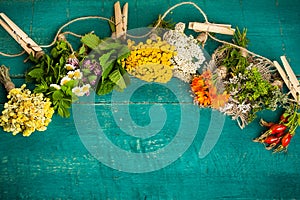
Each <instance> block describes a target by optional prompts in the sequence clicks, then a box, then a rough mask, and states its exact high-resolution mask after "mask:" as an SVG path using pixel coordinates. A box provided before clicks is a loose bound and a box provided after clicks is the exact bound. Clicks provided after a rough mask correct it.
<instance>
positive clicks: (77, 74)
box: [73, 69, 83, 79]
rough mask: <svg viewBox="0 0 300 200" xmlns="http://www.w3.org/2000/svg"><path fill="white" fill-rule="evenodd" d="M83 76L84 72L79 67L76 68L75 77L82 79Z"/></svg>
mask: <svg viewBox="0 0 300 200" xmlns="http://www.w3.org/2000/svg"><path fill="white" fill-rule="evenodd" d="M82 76H83V75H82V72H81V71H80V70H79V69H76V70H75V71H74V74H73V79H81V78H82Z"/></svg>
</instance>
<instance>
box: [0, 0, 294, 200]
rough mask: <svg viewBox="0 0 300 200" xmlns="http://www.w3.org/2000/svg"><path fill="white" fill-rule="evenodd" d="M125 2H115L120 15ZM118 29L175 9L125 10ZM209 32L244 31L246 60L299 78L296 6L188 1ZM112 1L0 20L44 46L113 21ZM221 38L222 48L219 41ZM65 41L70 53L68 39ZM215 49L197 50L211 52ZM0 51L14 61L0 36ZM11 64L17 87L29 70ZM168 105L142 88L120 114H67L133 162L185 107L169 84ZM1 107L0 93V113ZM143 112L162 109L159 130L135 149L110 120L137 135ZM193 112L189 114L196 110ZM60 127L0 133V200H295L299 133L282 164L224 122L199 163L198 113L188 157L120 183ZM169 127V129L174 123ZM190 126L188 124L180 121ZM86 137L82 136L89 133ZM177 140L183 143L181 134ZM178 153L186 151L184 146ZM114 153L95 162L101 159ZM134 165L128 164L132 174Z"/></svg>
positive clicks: (164, 137)
mask: <svg viewBox="0 0 300 200" xmlns="http://www.w3.org/2000/svg"><path fill="white" fill-rule="evenodd" d="M124 2H125V1H121V5H123V4H124ZM128 2H129V24H128V29H133V28H137V27H143V26H147V25H148V24H149V23H151V22H152V21H153V20H154V19H155V18H156V17H157V15H158V14H162V13H163V12H164V11H165V10H166V9H168V8H169V7H170V6H172V5H174V4H175V3H178V2H181V1H180V0H172V1H171V0H163V1H161V0H152V1H145V0H129V1H128ZM195 3H197V4H198V5H199V6H201V8H203V10H204V11H205V12H206V13H207V15H208V19H209V20H210V21H211V22H215V23H225V24H232V25H233V27H235V26H239V27H240V28H242V27H247V28H248V36H249V39H250V46H249V48H250V50H253V51H255V52H256V53H259V54H261V55H263V56H266V57H268V58H270V59H271V60H277V61H280V58H279V56H281V55H283V54H285V55H286V56H287V58H288V60H289V62H290V64H291V66H292V68H293V70H294V71H295V73H296V74H299V73H300V71H299V70H300V69H299V68H298V67H297V66H298V65H300V57H299V56H298V54H299V45H298V44H299V43H300V24H299V12H298V10H299V8H300V3H299V2H297V1H292V0H285V1H284V0H274V1H269V0H261V1H244V0H228V1H222V0H214V1H208V0H203V1H195ZM113 4H114V1H112V0H101V1H96V0H90V1H83V0H54V1H46V0H32V1H26V0H12V1H10V0H2V1H0V12H5V13H6V14H7V15H8V16H9V17H10V18H11V19H12V20H13V21H14V22H15V23H16V24H17V25H18V26H19V27H20V28H22V29H23V30H24V31H25V32H26V33H27V34H28V35H29V36H30V37H32V39H33V40H34V41H36V42H37V43H39V44H48V43H50V42H51V41H52V40H53V37H54V35H55V33H56V31H57V30H58V28H59V27H60V26H61V25H63V24H64V23H66V22H68V21H69V20H71V19H74V18H76V17H79V16H87V15H101V16H105V17H110V16H111V15H112V13H113ZM168 18H169V19H170V18H173V19H174V21H176V22H178V21H183V22H189V21H202V20H203V18H202V16H201V15H200V14H198V13H197V12H196V10H195V9H193V8H192V6H190V5H185V6H183V7H180V8H177V9H176V10H174V11H173V12H172V13H171V14H170V15H169V16H168ZM67 30H69V31H73V32H75V33H78V34H84V33H87V32H90V31H92V30H94V31H95V32H96V33H97V34H99V35H100V36H101V37H104V36H108V35H109V31H108V25H107V23H106V22H103V21H100V20H90V21H84V22H77V23H75V24H72V25H70V26H69V27H67V28H66V29H65V31H67ZM223 38H225V39H228V37H227V36H223ZM69 40H70V41H71V42H73V43H74V44H78V42H77V39H76V38H74V37H72V36H70V37H69ZM216 45H217V44H216V43H215V42H211V41H210V44H209V45H208V46H207V50H208V51H212V50H213V49H214V47H215V46H216ZM0 51H3V52H7V53H18V52H19V51H21V49H20V47H19V46H18V44H17V43H16V42H15V41H14V40H13V39H12V38H10V37H9V35H8V34H7V33H6V32H5V31H4V30H3V29H1V28H0ZM25 58H26V56H25V55H23V56H21V57H18V58H5V57H0V64H5V65H7V66H9V67H10V68H11V73H12V75H13V76H14V77H16V78H14V79H13V81H14V82H15V83H16V85H17V86H20V85H21V84H22V83H23V82H24V80H23V79H22V78H20V77H21V76H22V75H23V74H24V72H25V71H26V69H27V68H28V67H30V66H31V64H30V63H26V64H24V63H23V60H24V59H25ZM132 84H133V85H138V84H141V82H140V81H138V80H136V79H133V82H132ZM170 84H171V85H172V86H173V87H176V88H178V92H177V93H178V96H177V98H176V96H175V95H174V93H173V92H172V91H170V90H169V89H168V87H163V86H162V85H157V84H149V85H144V86H143V87H141V88H139V89H138V90H137V91H136V92H135V93H134V94H133V95H132V97H131V98H130V103H129V104H128V105H126V104H124V103H122V102H116V101H113V100H112V95H106V96H101V97H96V98H95V99H93V100H92V101H88V102H87V101H84V99H82V100H81V101H80V103H78V104H76V106H78V107H82V108H83V109H84V108H85V106H93V107H94V108H95V113H96V115H97V119H98V121H99V123H100V124H101V125H102V126H103V127H104V128H103V130H104V132H105V133H106V135H107V137H108V138H109V139H110V140H111V141H113V143H114V144H116V145H118V146H119V147H121V148H123V149H125V150H127V151H132V152H136V153H140V152H147V151H154V150H156V149H159V148H162V147H165V146H166V145H167V144H169V143H170V142H171V141H172V138H174V134H176V131H177V130H178V123H179V122H180V120H181V119H180V107H181V106H182V105H189V106H192V105H193V102H192V98H191V97H190V96H189V95H190V92H189V90H188V85H186V84H184V83H182V82H180V81H178V80H177V79H173V80H172V82H170ZM5 101H6V98H5V91H4V88H3V87H1V88H0V102H1V110H2V108H3V103H4V102H5ZM153 105H162V106H163V107H164V108H166V113H167V116H168V118H167V123H166V126H165V127H164V129H163V130H162V131H161V132H160V133H159V134H158V135H157V136H156V137H152V138H149V139H145V140H139V139H138V138H134V137H130V136H129V135H128V134H126V133H124V132H123V131H122V130H120V127H119V125H118V124H117V123H116V120H118V119H119V120H120V118H118V119H114V118H113V113H114V112H113V111H114V110H113V108H115V107H116V106H118V112H120V113H121V114H122V113H125V111H126V107H127V106H128V107H127V108H129V110H130V117H131V118H132V120H133V121H134V122H135V123H136V124H137V125H139V126H144V125H147V124H149V123H151V120H150V118H149V110H150V108H151V106H153ZM194 108H195V109H198V108H197V107H196V106H195V107H194ZM78 114H80V113H72V116H71V118H68V119H64V118H60V117H59V116H57V115H55V116H54V118H53V121H52V122H51V124H50V126H49V127H48V130H47V131H46V132H36V133H34V134H33V135H32V136H30V137H29V138H24V137H22V136H21V135H17V136H12V135H10V134H8V133H5V132H3V131H2V130H1V131H0V199H298V198H300V173H299V172H300V157H299V155H300V145H299V142H298V141H299V140H300V136H299V133H298V134H296V136H295V137H294V139H293V140H292V142H291V144H290V148H289V152H288V153H287V154H278V155H277V154H276V155H273V154H271V152H268V151H266V150H264V148H263V146H262V145H259V144H257V143H252V142H251V140H252V138H254V137H256V136H257V135H258V134H259V132H260V131H262V128H261V127H259V126H258V120H255V121H254V122H253V123H252V124H250V125H249V126H247V127H246V128H245V129H244V130H240V129H239V128H238V126H237V124H236V122H235V121H232V120H231V119H230V118H229V117H225V125H224V127H223V129H222V133H221V135H220V138H219V140H218V141H217V144H216V145H215V146H214V148H213V149H212V151H211V152H210V153H209V154H208V155H207V156H206V157H204V158H202V159H200V158H199V157H198V152H199V150H200V148H201V146H202V143H203V140H204V138H205V135H206V134H207V131H208V130H209V125H210V124H211V123H212V122H213V120H214V119H211V117H212V116H213V114H212V111H211V110H210V109H200V110H199V116H200V120H199V123H198V127H199V128H198V131H197V134H196V136H195V139H194V140H193V143H192V144H191V146H190V147H189V148H188V150H187V151H186V152H185V153H184V154H183V155H182V156H181V157H180V158H179V159H178V160H176V161H175V162H174V163H172V164H171V165H169V166H167V167H165V168H163V169H160V170H158V171H154V172H149V173H140V174H134V173H126V172H122V171H118V170H115V169H112V168H110V167H108V166H106V165H104V164H103V163H101V162H99V161H98V160H97V159H96V158H95V157H93V155H92V154H91V153H90V152H89V151H88V150H87V149H86V147H85V146H84V144H83V142H82V141H81V138H80V135H79V134H78V130H77V129H76V124H75V117H76V116H77V115H78ZM278 115H279V113H273V112H271V111H263V112H261V113H260V115H259V117H261V116H263V117H266V118H267V119H269V120H271V119H276V117H278ZM83 120H84V121H83V123H85V124H86V128H87V130H89V131H90V132H93V131H94V130H93V126H92V124H93V123H95V121H90V119H89V118H86V119H83ZM177 122H178V123H177ZM190 123H191V125H192V124H193V123H195V121H193V120H190ZM89 128H90V129H89ZM186 134H187V135H188V134H192V133H190V132H189V130H186ZM182 142H183V143H184V142H186V141H185V140H184V139H183V141H182ZM110 153H114V152H109V150H108V151H107V152H105V154H107V155H109V154H110ZM138 164H139V163H137V165H138Z"/></svg>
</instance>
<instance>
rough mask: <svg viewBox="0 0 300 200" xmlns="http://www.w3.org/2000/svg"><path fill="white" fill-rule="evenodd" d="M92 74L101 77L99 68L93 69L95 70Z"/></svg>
mask: <svg viewBox="0 0 300 200" xmlns="http://www.w3.org/2000/svg"><path fill="white" fill-rule="evenodd" d="M94 74H95V75H96V76H101V74H102V71H101V69H100V68H95V69H94Z"/></svg>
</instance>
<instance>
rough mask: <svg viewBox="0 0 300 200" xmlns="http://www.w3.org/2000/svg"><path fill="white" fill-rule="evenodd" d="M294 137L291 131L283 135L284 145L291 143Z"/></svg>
mask: <svg viewBox="0 0 300 200" xmlns="http://www.w3.org/2000/svg"><path fill="white" fill-rule="evenodd" d="M292 137H293V136H292V135H291V134H290V133H287V134H286V135H285V136H283V138H282V140H281V145H282V146H283V147H287V146H288V145H289V144H290V142H291V139H292Z"/></svg>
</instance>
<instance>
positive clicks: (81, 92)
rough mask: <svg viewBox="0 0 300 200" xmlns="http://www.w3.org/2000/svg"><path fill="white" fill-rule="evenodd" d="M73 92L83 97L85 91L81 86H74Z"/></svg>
mask: <svg viewBox="0 0 300 200" xmlns="http://www.w3.org/2000/svg"><path fill="white" fill-rule="evenodd" d="M72 92H73V93H74V94H75V95H76V96H78V97H82V96H83V95H84V92H83V91H82V88H81V87H74V88H73V89H72Z"/></svg>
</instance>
